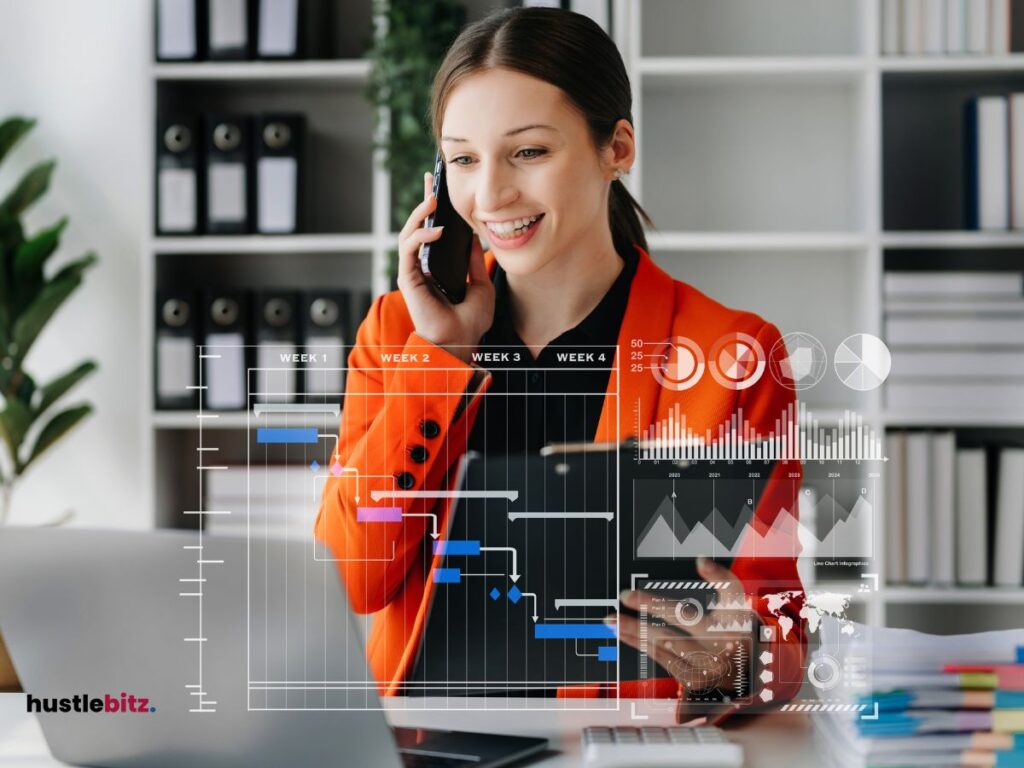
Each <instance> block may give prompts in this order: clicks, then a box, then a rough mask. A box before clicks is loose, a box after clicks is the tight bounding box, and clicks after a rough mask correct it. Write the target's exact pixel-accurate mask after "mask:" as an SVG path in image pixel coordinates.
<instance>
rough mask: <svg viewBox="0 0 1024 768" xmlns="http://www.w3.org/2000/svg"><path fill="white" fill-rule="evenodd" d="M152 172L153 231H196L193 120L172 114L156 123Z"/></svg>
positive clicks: (196, 154) (196, 173)
mask: <svg viewBox="0 0 1024 768" xmlns="http://www.w3.org/2000/svg"><path fill="white" fill-rule="evenodd" d="M156 176H157V178H156V231H157V232H158V233H159V234H193V233H196V232H198V231H199V229H200V227H199V210H200V209H199V200H200V186H199V148H198V134H197V132H196V125H195V122H194V121H189V120H182V119H174V118H172V119H167V120H161V121H159V122H158V123H157V136H156Z"/></svg>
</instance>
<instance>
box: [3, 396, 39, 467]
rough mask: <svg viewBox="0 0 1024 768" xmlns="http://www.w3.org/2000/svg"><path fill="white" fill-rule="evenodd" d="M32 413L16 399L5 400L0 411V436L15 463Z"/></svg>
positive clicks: (30, 424)
mask: <svg viewBox="0 0 1024 768" xmlns="http://www.w3.org/2000/svg"><path fill="white" fill-rule="evenodd" d="M32 420H33V419H32V413H31V411H29V409H28V406H27V405H26V404H25V403H23V402H22V401H21V400H19V399H18V398H16V397H9V398H7V402H6V403H5V404H4V409H3V410H2V411H0V436H2V437H3V440H4V442H5V443H7V448H8V450H9V452H10V454H11V457H12V458H14V460H15V462H17V456H18V451H19V449H20V448H21V444H22V442H23V441H24V440H25V434H26V433H27V432H28V429H29V427H31V426H32Z"/></svg>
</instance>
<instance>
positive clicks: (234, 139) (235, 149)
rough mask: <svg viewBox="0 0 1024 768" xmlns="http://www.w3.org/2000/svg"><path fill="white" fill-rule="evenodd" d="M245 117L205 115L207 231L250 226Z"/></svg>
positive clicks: (235, 230)
mask: <svg viewBox="0 0 1024 768" xmlns="http://www.w3.org/2000/svg"><path fill="white" fill-rule="evenodd" d="M249 123H250V120H249V118H248V117H244V116H241V115H208V116H207V118H206V231H207V232H210V233H213V234H227V233H231V234H238V233H244V232H248V231H249V229H250V226H249V224H250V220H251V217H250V215H249V211H250V210H251V199H250V198H251V195H250V192H249V190H250V188H251V186H252V185H251V184H250V183H249V174H250V157H249V154H250V153H249V146H250V141H251V128H250V124H249Z"/></svg>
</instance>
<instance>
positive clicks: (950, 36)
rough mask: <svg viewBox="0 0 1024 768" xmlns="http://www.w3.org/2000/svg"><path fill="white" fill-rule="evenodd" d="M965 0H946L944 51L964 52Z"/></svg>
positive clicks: (965, 46)
mask: <svg viewBox="0 0 1024 768" xmlns="http://www.w3.org/2000/svg"><path fill="white" fill-rule="evenodd" d="M964 2H965V0H946V7H945V12H946V18H945V33H946V40H945V42H946V53H954V54H958V53H966V51H967V43H966V40H965V37H964V32H965V30H964V14H965V12H966V11H965V5H964Z"/></svg>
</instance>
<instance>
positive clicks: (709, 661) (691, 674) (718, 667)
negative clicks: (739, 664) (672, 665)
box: [670, 651, 732, 694]
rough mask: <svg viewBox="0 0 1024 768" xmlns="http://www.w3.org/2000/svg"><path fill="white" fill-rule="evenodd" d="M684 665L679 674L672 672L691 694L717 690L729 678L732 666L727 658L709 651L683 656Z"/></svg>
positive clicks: (680, 666)
mask: <svg viewBox="0 0 1024 768" xmlns="http://www.w3.org/2000/svg"><path fill="white" fill-rule="evenodd" d="M680 658H681V661H682V663H681V664H679V665H678V672H677V671H676V670H670V671H672V672H673V674H675V675H676V677H677V678H678V679H679V680H680V681H681V682H682V683H683V685H685V686H686V690H687V692H688V693H691V694H701V693H706V692H707V691H710V690H711V689H712V688H717V687H718V686H719V685H721V683H722V681H723V680H727V679H728V678H729V675H730V673H731V672H732V665H731V664H730V663H729V660H728V659H727V658H726V657H725V656H719V655H717V654H714V653H709V652H707V651H691V652H689V653H684V654H681V656H680Z"/></svg>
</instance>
